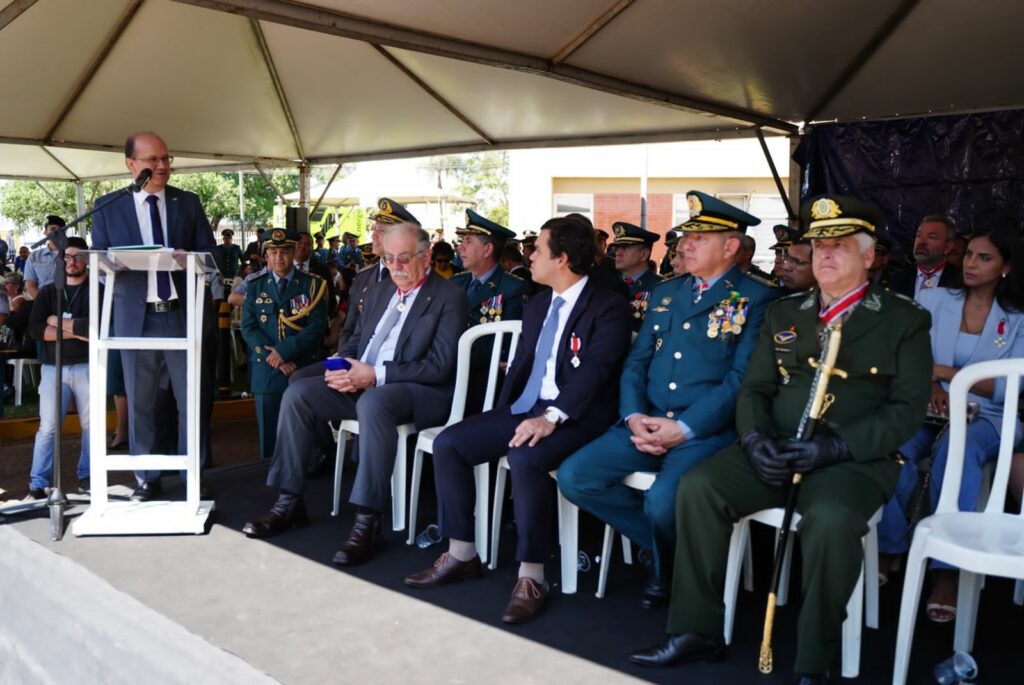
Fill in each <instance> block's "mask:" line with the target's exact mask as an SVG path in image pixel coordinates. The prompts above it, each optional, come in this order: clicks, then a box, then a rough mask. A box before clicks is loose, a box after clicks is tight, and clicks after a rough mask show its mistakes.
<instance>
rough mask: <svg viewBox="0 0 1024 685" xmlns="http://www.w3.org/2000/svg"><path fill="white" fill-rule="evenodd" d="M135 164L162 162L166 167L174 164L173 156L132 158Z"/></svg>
mask: <svg viewBox="0 0 1024 685" xmlns="http://www.w3.org/2000/svg"><path fill="white" fill-rule="evenodd" d="M132 159H134V160H135V161H136V162H142V163H143V164H153V165H155V164H157V163H159V162H163V163H164V164H166V165H167V166H170V165H172V164H174V155H164V156H163V157H132Z"/></svg>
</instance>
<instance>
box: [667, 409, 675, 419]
mask: <svg viewBox="0 0 1024 685" xmlns="http://www.w3.org/2000/svg"><path fill="white" fill-rule="evenodd" d="M675 415H676V413H675V412H674V411H667V412H665V418H666V419H671V418H672V417H673V416H675Z"/></svg>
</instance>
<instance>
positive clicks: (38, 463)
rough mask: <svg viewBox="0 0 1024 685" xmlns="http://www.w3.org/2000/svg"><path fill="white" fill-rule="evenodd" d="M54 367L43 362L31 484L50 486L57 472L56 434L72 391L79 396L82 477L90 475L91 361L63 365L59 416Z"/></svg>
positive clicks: (79, 460)
mask: <svg viewBox="0 0 1024 685" xmlns="http://www.w3.org/2000/svg"><path fill="white" fill-rule="evenodd" d="M54 371H56V367H55V366H54V365H53V364H43V365H42V374H41V376H42V377H41V379H40V381H39V431H38V432H37V433H36V444H35V448H34V449H33V450H32V477H31V480H30V481H29V487H31V488H46V487H49V486H50V477H51V476H52V475H53V434H54V431H55V430H56V427H57V421H58V420H60V421H61V422H63V421H64V417H65V416H67V413H68V401H70V399H71V395H72V394H74V396H75V406H76V407H78V423H79V425H80V426H81V427H82V454H81V456H80V457H79V458H78V478H79V479H83V478H88V477H89V365H88V364H70V365H68V366H64V367H63V368H62V369H61V371H62V374H61V375H62V379H61V380H62V381H63V383H62V385H63V389H62V390H61V408H60V418H59V419H58V417H57V416H55V411H54V406H53V392H54V387H53V381H54Z"/></svg>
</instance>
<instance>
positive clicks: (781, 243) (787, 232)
mask: <svg viewBox="0 0 1024 685" xmlns="http://www.w3.org/2000/svg"><path fill="white" fill-rule="evenodd" d="M772 233H774V234H775V244H774V245H772V246H771V247H770V248H768V249H769V250H779V249H783V250H784V249H786V248H787V247H792V246H793V245H796V244H797V243H805V242H807V240H806V239H805V238H804V237H803V236H802V235H800V229H798V228H790V227H789V226H787V225H786V224H775V225H774V226H772Z"/></svg>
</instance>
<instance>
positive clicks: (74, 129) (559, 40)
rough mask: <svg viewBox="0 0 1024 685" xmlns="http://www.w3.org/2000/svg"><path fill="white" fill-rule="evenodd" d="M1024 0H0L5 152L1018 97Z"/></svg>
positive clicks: (383, 144) (516, 134)
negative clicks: (149, 133)
mask: <svg viewBox="0 0 1024 685" xmlns="http://www.w3.org/2000/svg"><path fill="white" fill-rule="evenodd" d="M1021 25H1024V3H1021V2H1020V1H1019V0H986V2H984V3H983V6H979V5H978V3H968V2H962V1H961V0H833V1H831V2H820V1H818V0H792V1H790V2H783V3H779V2H774V3H773V2H751V1H744V0H718V1H716V2H707V0H574V1H573V2H551V1H550V0H518V2H508V1H507V0H443V1H442V0H433V1H428V0H420V1H418V2H409V1H408V0H304V2H303V3H302V4H298V3H295V2H291V1H288V0H89V2H82V1H81V0H0V63H3V64H4V65H5V69H4V70H3V72H2V73H0V92H3V93H4V97H3V98H0V175H3V176H24V177H47V178H63V179H77V178H94V177H103V176H108V175H110V174H116V173H121V170H122V169H123V166H122V160H121V155H120V153H119V150H120V149H121V146H122V144H123V140H124V137H125V135H126V134H127V133H129V132H132V131H136V130H143V129H145V130H155V131H158V132H159V133H161V135H163V136H164V138H166V139H167V141H168V143H169V145H170V147H171V149H172V153H173V154H175V155H177V157H178V160H177V161H176V167H178V168H179V169H184V168H197V167H201V166H206V167H213V168H217V167H221V168H223V167H230V166H233V165H238V164H244V165H252V164H266V165H295V164H299V163H304V164H318V163H338V162H345V161H359V160H366V159H379V158H400V157H413V156H420V155H430V154H439V153H446V152H466V151H474V150H482V149H491V148H524V147H548V146H557V145H580V144H587V145H592V144H598V143H622V142H639V141H644V140H683V139H691V138H722V137H729V136H740V135H750V134H751V133H752V132H753V130H754V129H755V128H757V127H762V128H763V129H764V130H765V131H766V132H769V133H783V134H786V133H794V132H796V131H798V130H799V126H800V122H805V121H824V120H833V119H835V120H840V121H855V120H859V119H862V118H880V117H892V116H909V115H919V114H929V113H944V112H964V111H974V110H992V109H1000V108H1019V107H1022V106H1024V79H1021V78H1020V77H1019V73H1018V71H1019V65H1020V64H1022V63H1024V43H1022V42H1021V41H1020V40H1018V36H1017V33H1018V32H1019V27H1020V26H1021Z"/></svg>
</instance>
